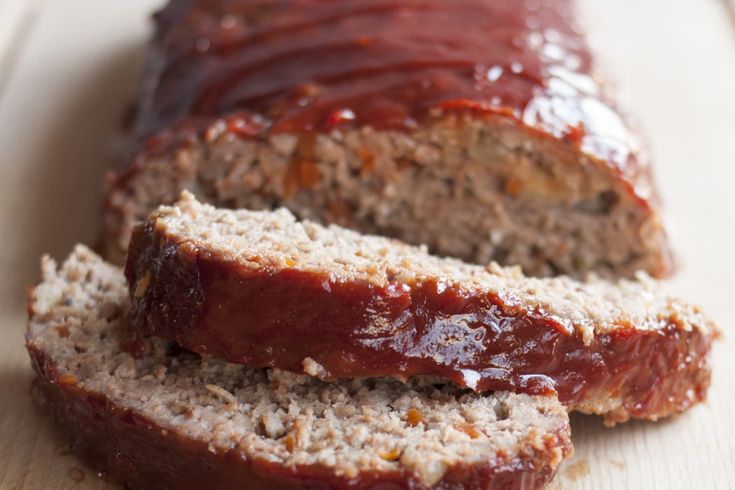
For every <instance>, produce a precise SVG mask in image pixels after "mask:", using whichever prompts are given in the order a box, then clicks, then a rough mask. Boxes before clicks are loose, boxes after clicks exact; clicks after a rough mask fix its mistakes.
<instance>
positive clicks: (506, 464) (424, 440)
mask: <svg viewBox="0 0 735 490" xmlns="http://www.w3.org/2000/svg"><path fill="white" fill-rule="evenodd" d="M126 296H127V295H126V287H125V281H124V277H123V274H122V272H121V271H120V270H119V269H117V268H115V267H113V266H110V265H108V264H106V263H104V262H103V261H102V260H101V259H100V258H99V257H97V256H95V255H94V254H92V253H91V252H90V251H89V250H87V249H86V248H84V247H81V246H79V247H77V248H76V250H75V251H74V252H73V254H72V255H71V256H70V257H69V258H68V259H67V261H66V262H65V263H64V264H63V265H62V266H61V267H60V268H57V267H56V264H55V263H54V262H53V261H52V260H50V259H48V258H45V259H44V260H43V282H42V283H41V284H40V285H39V286H38V287H36V289H35V291H34V292H33V294H32V298H31V303H30V308H29V311H30V323H29V328H28V333H27V347H28V351H29V353H30V356H31V359H32V361H33V366H34V368H35V370H36V371H37V374H38V379H37V382H36V385H35V388H36V390H35V391H36V395H37V396H38V398H39V400H40V401H41V403H42V404H43V405H44V406H45V407H46V408H47V409H48V410H49V411H51V412H53V413H54V415H55V416H56V417H57V418H58V419H59V421H60V422H61V423H62V424H63V425H64V426H66V428H67V429H69V431H70V432H71V433H72V435H73V438H74V441H75V442H76V448H77V450H78V451H79V452H80V454H81V455H82V456H83V457H84V458H86V459H87V460H88V461H89V462H90V463H91V464H93V465H94V466H95V467H96V468H97V469H99V470H101V471H102V472H104V473H106V474H107V475H109V476H110V477H113V478H115V479H117V480H120V481H122V482H124V483H125V484H127V485H129V486H130V487H132V488H136V489H156V490H168V489H176V490H186V489H202V488H207V489H212V490H222V489H226V490H234V489H274V488H278V489H290V488H309V489H315V488H330V489H338V488H378V487H380V488H396V489H398V488H405V489H409V488H410V489H424V488H447V489H448V488H452V489H459V488H468V489H480V488H483V489H486V488H490V489H536V488H541V487H542V486H543V485H544V484H545V483H546V482H548V481H549V480H550V479H551V478H552V476H553V475H554V473H555V471H556V469H557V467H558V465H559V463H560V462H561V461H562V460H563V459H564V457H565V456H567V455H569V454H570V453H571V444H570V440H569V425H568V418H567V414H566V411H565V410H564V408H563V407H562V406H561V405H560V404H559V402H558V401H557V399H556V398H555V397H554V396H528V395H520V394H512V393H496V394H493V395H491V396H480V395H477V394H474V393H472V392H468V391H467V390H463V389H460V388H458V387H456V386H451V385H447V384H441V383H436V382H431V381H428V380H416V381H413V382H409V383H407V384H403V383H401V382H399V381H396V380H394V379H386V378H383V379H365V380H359V381H357V380H356V381H342V382H335V383H325V382H322V381H319V380H317V379H315V378H311V377H308V376H303V375H301V376H299V375H294V374H290V373H287V372H284V371H279V370H277V369H250V368H246V367H243V366H239V365H235V364H228V363H226V362H224V361H221V360H217V359H213V358H209V357H203V358H202V357H199V356H198V355H195V354H193V353H190V352H185V351H182V350H181V349H176V348H174V347H173V346H172V345H170V344H167V343H166V342H163V341H159V340H149V341H146V343H145V346H144V353H143V355H142V356H141V357H138V358H135V357H132V356H130V355H129V354H128V353H126V352H125V351H123V350H122V349H121V348H120V345H121V343H120V339H121V336H124V331H125V330H126V327H125V324H126V314H127V310H128V307H129V302H128V299H127V297H126Z"/></svg>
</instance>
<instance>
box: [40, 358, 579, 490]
mask: <svg viewBox="0 0 735 490" xmlns="http://www.w3.org/2000/svg"><path fill="white" fill-rule="evenodd" d="M28 352H29V354H30V356H31V361H32V363H33V368H34V369H35V371H36V373H37V374H38V377H37V379H36V381H35V384H34V395H35V396H36V398H37V400H38V401H39V403H40V404H41V405H42V406H43V407H44V408H45V409H47V410H48V411H50V412H51V413H52V414H53V415H54V417H55V418H56V419H57V420H58V422H59V423H60V424H61V425H62V426H63V427H64V429H66V431H67V432H68V433H69V434H70V436H71V439H72V441H73V447H74V450H75V452H76V453H77V454H78V455H79V456H80V457H81V458H82V459H84V460H85V461H86V462H87V463H88V464H90V465H91V466H92V467H93V468H95V469H96V470H98V471H100V472H101V473H102V474H103V475H104V476H105V477H106V478H109V479H112V480H115V481H118V482H121V483H124V484H125V485H126V486H127V487H130V488H134V489H140V490H146V489H151V490H152V489H156V490H168V489H176V490H187V489H192V490H194V489H201V488H208V489H212V490H220V489H221V490H234V489H239V490H242V489H248V490H260V489H263V490H266V489H273V488H278V489H284V490H286V489H327V488H329V489H335V490H336V489H341V488H350V489H381V490H383V489H411V490H419V489H423V488H425V487H424V486H423V485H421V483H420V481H419V480H418V479H417V478H416V476H415V475H413V474H409V473H406V472H394V473H363V474H361V475H359V476H358V477H356V478H354V479H345V478H342V477H337V476H335V475H334V474H333V473H331V472H330V470H329V469H328V468H325V467H322V466H317V465H314V466H298V467H283V466H280V465H277V464H274V463H272V462H268V461H266V460H261V459H257V458H255V459H250V460H247V459H245V458H243V456H242V454H240V453H236V452H229V453H222V452H217V451H214V452H213V451H211V450H209V449H208V448H207V447H206V445H205V444H202V443H201V442H198V441H195V440H191V439H189V438H187V437H185V436H182V435H180V434H177V433H175V432H172V431H167V430H165V429H163V428H161V427H160V426H158V425H156V424H155V423H154V422H152V421H151V420H149V419H147V418H146V417H145V416H143V415H141V414H139V413H136V412H134V411H131V410H127V409H122V408H120V407H118V406H116V405H115V403H114V402H112V401H111V400H109V399H107V398H106V397H105V396H104V395H102V394H100V393H96V392H91V391H87V390H85V389H84V387H83V386H81V385H79V384H77V383H76V382H75V381H71V382H70V380H68V379H62V378H61V377H60V376H59V373H58V370H57V368H56V364H55V362H54V360H53V359H52V358H51V357H49V356H48V355H47V354H46V353H44V352H42V351H41V350H39V349H37V348H36V347H33V346H31V345H29V346H28ZM545 443H546V445H547V450H545V451H538V450H535V449H534V448H532V447H530V446H529V447H528V450H525V449H522V450H521V451H520V454H523V457H519V458H517V459H514V460H512V461H508V462H507V463H506V464H504V465H502V466H490V463H489V462H488V464H487V465H486V466H481V465H477V466H472V467H469V466H463V465H459V466H455V467H452V468H449V469H448V471H447V473H446V475H445V476H444V478H443V479H442V480H441V481H440V482H439V483H438V484H437V485H436V486H435V487H433V488H437V489H460V488H466V489H478V490H479V489H490V490H529V489H537V488H543V487H544V485H546V483H548V482H549V481H550V480H551V479H552V478H553V476H554V474H555V472H556V466H557V465H556V462H555V461H552V459H553V458H554V457H556V456H555V454H556V455H557V456H558V452H557V451H555V450H556V449H561V451H562V454H563V455H568V454H570V453H571V451H572V447H571V442H570V439H569V427H568V426H566V427H563V428H562V429H560V431H559V432H558V433H556V434H550V435H549V436H548V437H546V438H545Z"/></svg>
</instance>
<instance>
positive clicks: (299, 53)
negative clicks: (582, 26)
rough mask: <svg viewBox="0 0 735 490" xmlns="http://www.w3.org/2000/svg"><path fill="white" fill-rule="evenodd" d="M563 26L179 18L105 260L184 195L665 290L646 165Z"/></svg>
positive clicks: (115, 199) (147, 99)
mask: <svg viewBox="0 0 735 490" xmlns="http://www.w3.org/2000/svg"><path fill="white" fill-rule="evenodd" d="M573 10H574V9H573V1H572V0H557V1H546V0H544V1H539V2H520V1H518V0H473V1H465V0H462V1H458V2H447V1H446V0H408V1H397V0H360V1H351V2H343V1H326V2H325V1H315V0H277V1H271V2H252V1H250V0H236V1H233V0H191V1H189V0H186V1H183V0H172V1H171V2H170V3H169V4H168V6H167V7H165V8H164V9H163V10H162V11H161V12H159V13H158V14H157V15H156V21H157V22H156V33H155V37H154V39H153V44H152V46H151V47H150V53H149V59H148V65H147V69H146V72H145V79H144V83H143V85H142V91H141V94H140V98H139V102H138V107H137V109H138V111H137V118H136V119H135V122H134V123H133V125H132V128H131V140H133V142H132V145H131V146H132V150H131V152H130V155H128V157H127V158H125V160H126V164H125V167H124V168H123V169H121V170H120V171H119V172H117V174H116V175H114V176H112V177H111V179H110V180H109V186H108V193H107V201H106V206H105V210H106V211H105V230H106V232H105V245H104V249H105V253H106V255H107V256H108V257H110V258H112V259H113V260H116V261H118V262H121V261H122V260H123V258H124V253H125V250H126V247H127V244H128V240H129V237H130V233H131V231H132V228H133V226H134V225H135V224H136V223H137V222H139V221H142V220H143V219H145V217H146V216H147V215H148V213H150V212H151V211H152V210H153V209H155V208H156V207H157V206H158V205H160V204H171V203H173V202H174V201H175V200H176V199H177V198H178V195H179V193H180V192H181V190H183V189H188V190H190V191H192V192H194V193H195V194H196V195H197V196H198V197H199V198H200V199H201V200H204V201H207V202H210V203H213V204H215V205H218V206H223V207H230V208H248V209H270V208H273V207H278V206H285V207H288V208H289V209H291V210H292V211H293V212H294V213H296V214H297V215H298V216H299V217H301V218H308V219H311V220H314V221H317V222H321V223H336V224H340V225H342V226H345V227H349V228H353V229H356V230H359V231H362V232H365V233H374V234H379V235H387V236H391V237H395V238H399V239H401V240H404V241H406V242H409V243H413V244H426V245H428V247H429V249H430V250H431V251H432V252H433V253H437V254H439V255H450V256H455V257H458V258H461V259H463V260H466V261H470V262H477V263H480V264H486V263H488V262H489V261H490V260H494V261H497V262H499V263H501V264H506V265H515V264H518V265H521V266H522V267H523V269H524V271H526V273H529V274H531V275H553V274H557V273H569V274H578V275H583V274H584V273H586V272H588V271H597V272H598V273H600V274H607V275H618V276H630V277H632V276H633V275H634V273H635V271H637V270H639V269H643V270H645V271H647V272H648V273H649V274H651V275H653V276H662V275H665V274H667V273H668V272H669V271H670V269H671V264H670V261H669V255H668V252H667V248H666V243H665V242H666V240H665V236H664V232H663V229H662V224H661V219H660V215H659V211H658V205H657V198H656V192H655V189H654V185H653V182H652V177H651V171H650V168H649V163H648V159H647V157H646V155H645V151H644V150H643V149H642V148H641V147H640V144H639V143H638V140H637V138H636V136H635V135H634V134H633V132H631V129H630V128H629V124H628V122H627V121H626V118H625V117H623V116H621V115H620V114H619V112H618V110H617V108H616V104H615V103H614V102H613V101H612V100H611V99H610V97H609V96H608V95H606V94H605V89H604V87H603V86H602V84H600V82H599V77H598V76H597V74H596V73H595V68H594V65H593V61H592V58H591V56H590V54H589V52H588V49H587V46H586V43H585V40H584V36H583V35H582V34H581V33H580V31H579V29H578V28H577V27H576V25H575V21H574V18H573V17H574V14H573ZM429 26H430V27H429Z"/></svg>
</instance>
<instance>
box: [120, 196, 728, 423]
mask: <svg viewBox="0 0 735 490" xmlns="http://www.w3.org/2000/svg"><path fill="white" fill-rule="evenodd" d="M126 274H127V278H128V283H129V287H130V294H131V296H132V310H131V322H130V326H131V328H132V329H133V331H134V332H135V333H136V334H137V335H138V336H141V337H142V336H145V335H154V336H158V337H163V338H166V339H172V340H175V341H176V342H178V343H180V344H181V345H182V346H184V347H186V348H187V349H191V350H193V351H196V352H200V353H206V354H210V355H214V356H217V357H222V358H225V359H227V360H229V361H232V362H237V363H243V364H246V365H249V366H251V367H277V368H281V369H286V370H289V371H294V372H306V373H308V374H312V375H315V376H319V377H321V378H323V379H333V378H353V377H363V376H402V377H410V376H415V375H435V376H440V377H443V378H448V379H451V380H452V381H454V382H456V383H457V384H459V385H461V386H465V387H468V388H472V389H474V390H476V391H486V390H513V391H524V392H527V393H547V392H550V391H553V390H554V389H555V390H557V391H558V393H559V397H560V399H561V401H562V402H564V403H566V404H567V405H568V406H569V408H571V409H575V410H580V411H583V412H591V413H598V414H602V415H604V416H605V417H606V418H607V420H608V421H609V422H616V421H624V420H627V419H628V418H629V417H640V418H650V419H657V418H659V417H663V416H666V415H669V414H671V413H673V412H677V411H681V410H684V409H686V408H688V407H689V406H690V405H692V404H694V403H696V402H698V401H700V400H702V399H703V398H704V397H705V394H706V390H707V387H708V385H709V381H710V365H709V353H710V346H711V343H712V339H713V338H714V337H715V336H716V332H717V330H716V328H715V326H714V325H713V324H712V323H711V322H710V321H709V320H708V319H707V318H706V317H705V316H704V315H703V314H702V313H701V312H700V310H699V309H698V308H697V307H695V306H692V305H690V304H687V303H685V302H683V301H681V300H678V299H676V298H673V297H671V296H670V295H668V294H666V293H665V292H664V291H663V290H662V289H661V287H660V286H659V285H658V284H657V283H655V282H654V281H653V280H652V279H650V278H646V277H641V278H640V279H638V280H635V281H629V280H621V281H619V282H617V283H610V282H605V281H602V280H595V279H591V280H589V281H587V282H578V281H575V280H573V279H569V278H566V277H558V278H545V279H542V278H528V277H525V276H523V275H522V274H521V273H520V271H519V270H518V269H517V268H516V269H509V268H501V267H500V266H497V265H491V266H489V267H482V266H477V265H469V264H466V263H463V262H460V261H458V260H456V259H449V258H438V257H435V256H432V255H429V254H428V253H427V252H426V251H425V250H424V249H422V248H417V247H413V246H409V245H405V244H402V243H400V242H398V241H395V240H391V239H387V238H383V237H377V236H367V235H360V234H358V233H356V232H354V231H350V230H346V229H343V228H340V227H338V226H336V225H332V226H330V227H323V226H321V225H318V224H314V223H311V222H308V221H306V222H299V221H297V220H296V219H295V218H294V216H293V215H292V214H291V213H290V212H288V211H287V210H285V209H281V210H278V211H247V210H235V211H233V210H226V209H217V208H214V207H212V206H210V205H205V204H201V203H199V202H198V201H196V199H195V198H194V197H193V196H192V195H191V194H188V193H186V194H184V196H183V197H182V200H181V201H180V202H179V203H178V204H177V205H176V206H175V207H161V208H159V210H158V211H156V212H155V213H153V214H152V215H151V217H150V218H149V219H148V220H147V221H146V222H145V223H144V224H143V225H141V226H139V227H138V228H137V229H136V230H135V232H134V233H133V238H132V241H131V245H130V254H129V257H128V263H127V267H126Z"/></svg>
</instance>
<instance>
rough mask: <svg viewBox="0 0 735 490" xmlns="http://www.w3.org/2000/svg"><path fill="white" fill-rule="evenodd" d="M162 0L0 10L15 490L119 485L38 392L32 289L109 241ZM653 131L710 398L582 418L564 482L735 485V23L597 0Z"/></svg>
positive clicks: (1, 401)
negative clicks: (81, 252)
mask: <svg viewBox="0 0 735 490" xmlns="http://www.w3.org/2000/svg"><path fill="white" fill-rule="evenodd" d="M158 3H159V2H158V0H124V1H122V0H121V1H117V2H109V1H99V0H38V1H34V2H29V1H28V0H0V156H1V158H0V250H1V251H2V253H0V266H1V268H0V271H1V272H2V275H1V276H0V277H1V278H2V279H0V394H1V395H0V489H3V490H4V489H28V490H36V489H57V488H58V489H67V488H68V489H78V490H85V489H99V488H108V487H109V488H115V487H113V486H110V485H108V484H106V483H104V482H102V481H100V480H98V479H97V478H96V476H95V475H94V474H93V472H92V471H90V470H89V469H87V468H86V467H84V466H83V465H82V464H81V463H80V462H78V461H77V460H76V459H75V458H74V457H73V456H72V455H70V454H68V452H67V450H66V449H65V446H64V442H63V439H62V438H60V437H59V435H58V434H57V432H56V430H55V429H54V426H53V424H52V423H51V422H50V421H49V420H48V419H47V418H46V417H44V416H43V414H42V413H40V411H39V410H38V409H37V408H36V407H35V406H34V405H33V403H32V402H31V399H30V397H29V383H30V380H31V370H30V366H29V362H28V359H27V356H26V354H25V351H24V349H23V330H24V323H25V310H24V300H25V288H26V286H28V285H29V284H32V283H33V282H35V281H36V280H37V274H38V273H37V269H38V267H37V263H38V258H39V256H40V255H41V254H42V253H44V252H48V253H51V254H52V255H53V256H55V257H57V258H63V257H64V256H65V255H66V254H67V253H68V252H69V250H70V249H71V247H72V245H73V244H74V243H75V242H77V241H82V242H86V243H91V242H92V241H93V240H94V237H95V232H96V226H97V223H98V222H97V219H98V211H99V203H100V199H101V196H100V190H101V182H102V179H103V175H104V172H105V170H106V167H107V165H108V164H109V159H110V155H111V153H112V150H113V149H114V141H115V139H114V135H115V134H116V131H117V129H118V122H119V120H120V117H121V114H122V113H123V111H124V108H125V107H126V104H127V102H128V101H129V100H131V99H132V97H133V95H134V91H135V84H136V81H137V79H138V76H139V69H140V63H141V59H142V53H143V49H144V46H145V42H146V39H147V37H148V36H149V34H150V31H149V27H150V26H149V22H148V19H147V16H148V14H149V13H150V12H151V11H152V10H153V9H154V8H155V6H156V5H157V4H158ZM581 3H582V6H583V11H584V14H585V17H586V19H587V21H588V22H587V23H588V27H589V31H590V33H591V38H592V43H593V45H595V46H596V47H597V48H598V51H599V52H600V53H601V58H602V60H603V64H604V66H605V68H606V69H607V72H609V73H611V74H612V75H613V78H614V79H616V80H617V81H618V88H619V89H620V91H621V92H622V94H623V96H624V99H625V100H626V101H627V104H626V105H627V107H628V108H629V109H631V111H632V112H633V113H635V114H636V115H637V116H638V119H639V120H640V122H641V123H642V126H643V127H644V129H645V130H646V133H647V134H648V135H649V136H650V140H651V143H652V147H653V154H654V157H655V161H656V164H657V166H656V169H657V173H658V177H659V183H660V187H661V189H662V194H663V198H664V200H665V202H666V205H667V208H666V209H667V215H668V219H669V221H670V230H671V235H672V239H673V242H674V245H675V247H676V250H677V252H678V254H679V258H680V262H681V266H680V274H679V275H678V277H677V278H676V280H674V281H673V282H672V284H671V287H672V288H673V289H674V290H675V291H676V292H677V293H679V294H680V295H683V296H685V297H687V298H690V299H692V300H693V301H696V302H698V303H700V304H701V305H702V306H703V307H704V308H705V309H706V310H707V311H708V312H710V313H711V314H712V315H714V316H715V318H716V319H717V320H719V322H720V323H721V325H722V326H723V327H724V329H725V338H724V340H723V341H722V342H720V344H719V345H718V346H717V348H716V351H715V376H714V383H713V386H712V390H711V396H710V399H709V401H708V402H707V403H706V404H704V405H702V406H700V407H697V408H696V409H694V410H692V411H691V412H689V413H687V414H685V415H683V416H680V417H677V418H675V419H672V420H668V421H664V422H661V423H658V424H654V423H642V422H640V423H639V422H633V423H629V424H625V425H623V426H620V427H617V428H614V429H607V428H604V427H603V426H602V424H601V422H600V420H599V419H598V418H596V417H583V416H574V417H573V431H574V443H575V446H576V450H577V454H576V456H575V458H574V459H573V460H572V461H570V462H567V463H565V465H564V466H563V468H562V469H561V471H560V474H559V476H558V478H557V479H556V481H555V483H554V484H553V488H556V489H560V488H571V489H618V488H620V489H638V488H640V489H690V488H702V489H715V488H717V489H725V488H735V423H733V420H734V418H735V383H732V382H730V381H729V377H730V373H733V372H735V344H734V343H733V340H732V338H731V334H730V332H729V330H728V328H729V326H730V324H731V323H732V320H731V318H732V314H731V309H732V308H733V306H734V305H735V298H734V296H735V260H734V257H735V245H734V244H735V29H734V28H733V24H732V19H731V17H730V16H729V15H728V13H727V11H726V9H725V2H721V1H717V0H607V1H605V0H581Z"/></svg>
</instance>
